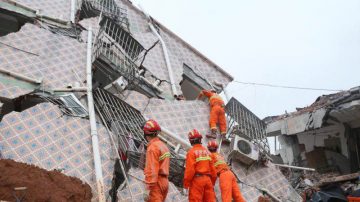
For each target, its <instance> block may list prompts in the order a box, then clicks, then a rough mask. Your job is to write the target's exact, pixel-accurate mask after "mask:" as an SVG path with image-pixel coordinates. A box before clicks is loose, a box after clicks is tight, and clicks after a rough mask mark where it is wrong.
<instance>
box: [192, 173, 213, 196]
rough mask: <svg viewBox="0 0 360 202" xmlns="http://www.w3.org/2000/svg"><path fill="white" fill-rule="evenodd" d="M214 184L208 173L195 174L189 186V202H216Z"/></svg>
mask: <svg viewBox="0 0 360 202" xmlns="http://www.w3.org/2000/svg"><path fill="white" fill-rule="evenodd" d="M215 201H216V197H215V192H214V186H213V184H212V182H211V178H210V177H209V176H207V175H202V176H194V178H193V180H192V182H191V185H190V188H189V202H215Z"/></svg>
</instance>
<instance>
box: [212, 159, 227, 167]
mask: <svg viewBox="0 0 360 202" xmlns="http://www.w3.org/2000/svg"><path fill="white" fill-rule="evenodd" d="M220 164H225V161H222V160H219V161H216V163H214V166H215V167H216V166H218V165H220Z"/></svg>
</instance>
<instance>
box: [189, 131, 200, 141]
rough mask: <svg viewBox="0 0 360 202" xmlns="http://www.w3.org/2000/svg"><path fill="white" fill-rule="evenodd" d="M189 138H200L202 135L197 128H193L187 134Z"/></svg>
mask: <svg viewBox="0 0 360 202" xmlns="http://www.w3.org/2000/svg"><path fill="white" fill-rule="evenodd" d="M188 137H189V140H195V139H202V135H201V134H200V133H199V131H198V130H196V129H193V130H192V131H190V132H189V134H188Z"/></svg>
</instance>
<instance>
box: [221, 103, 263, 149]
mask: <svg viewBox="0 0 360 202" xmlns="http://www.w3.org/2000/svg"><path fill="white" fill-rule="evenodd" d="M225 111H226V115H227V116H228V128H229V133H230V134H233V135H239V136H241V137H244V138H246V139H248V140H249V141H251V142H253V143H254V144H256V145H258V147H259V149H260V152H262V153H266V154H269V155H270V148H269V143H268V140H267V137H266V131H265V123H264V122H263V121H262V120H260V119H259V118H258V117H257V116H256V115H255V114H254V113H252V112H251V111H250V110H249V109H247V108H246V107H245V106H244V105H242V104H241V103H240V102H239V101H237V100H236V99H235V98H231V99H230V101H229V102H228V103H227V104H226V107H225Z"/></svg>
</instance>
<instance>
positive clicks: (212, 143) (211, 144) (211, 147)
mask: <svg viewBox="0 0 360 202" xmlns="http://www.w3.org/2000/svg"><path fill="white" fill-rule="evenodd" d="M218 147H219V145H218V143H217V142H216V140H211V141H209V142H208V144H207V148H208V150H217V148H218Z"/></svg>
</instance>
